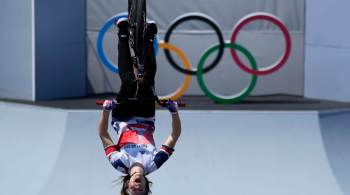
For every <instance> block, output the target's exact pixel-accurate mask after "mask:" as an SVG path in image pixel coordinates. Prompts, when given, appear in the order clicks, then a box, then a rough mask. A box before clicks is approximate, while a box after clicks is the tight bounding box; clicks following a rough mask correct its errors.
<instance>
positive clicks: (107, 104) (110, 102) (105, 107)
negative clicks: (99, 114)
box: [102, 100, 115, 112]
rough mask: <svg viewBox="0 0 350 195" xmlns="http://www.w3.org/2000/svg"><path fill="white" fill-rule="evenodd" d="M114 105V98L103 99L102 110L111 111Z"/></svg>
mask: <svg viewBox="0 0 350 195" xmlns="http://www.w3.org/2000/svg"><path fill="white" fill-rule="evenodd" d="M114 106H115V101H114V100H105V101H104V102H103V106H102V107H103V110H104V111H107V112H109V111H111V110H112V109H113V107H114Z"/></svg>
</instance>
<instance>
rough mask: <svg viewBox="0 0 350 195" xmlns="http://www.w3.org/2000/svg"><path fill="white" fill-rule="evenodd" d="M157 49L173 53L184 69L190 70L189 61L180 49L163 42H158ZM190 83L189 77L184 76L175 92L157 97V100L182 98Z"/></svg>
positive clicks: (187, 75)
mask: <svg viewBox="0 0 350 195" xmlns="http://www.w3.org/2000/svg"><path fill="white" fill-rule="evenodd" d="M158 47H159V48H162V49H167V50H171V51H173V52H175V53H176V54H177V55H178V57H179V58H180V60H181V61H182V62H183V64H184V65H185V69H186V70H191V63H190V60H189V59H188V58H187V57H186V54H185V52H183V51H182V50H181V49H179V48H177V47H176V46H175V45H172V44H170V43H165V42H163V41H161V42H159V44H158ZM190 82H191V75H189V74H185V79H184V82H183V83H182V85H181V86H180V87H179V88H178V89H177V90H176V91H174V92H172V93H170V94H168V95H165V96H159V97H158V98H159V99H160V100H168V99H171V100H177V99H179V98H180V97H182V95H183V94H184V93H185V92H186V91H187V89H188V87H189V86H190Z"/></svg>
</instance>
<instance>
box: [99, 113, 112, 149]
mask: <svg viewBox="0 0 350 195" xmlns="http://www.w3.org/2000/svg"><path fill="white" fill-rule="evenodd" d="M108 119H109V112H108V111H106V110H103V111H102V113H101V117H100V122H99V125H98V133H99V136H100V138H101V141H102V144H103V147H104V148H106V147H108V146H111V145H114V143H113V140H112V138H111V136H110V135H109V133H108Z"/></svg>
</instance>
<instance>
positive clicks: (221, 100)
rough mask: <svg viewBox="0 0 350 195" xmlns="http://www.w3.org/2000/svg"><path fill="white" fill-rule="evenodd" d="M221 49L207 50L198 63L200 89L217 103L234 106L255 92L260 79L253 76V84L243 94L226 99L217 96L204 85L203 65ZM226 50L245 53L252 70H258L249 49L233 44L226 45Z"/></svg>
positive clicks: (215, 47)
mask: <svg viewBox="0 0 350 195" xmlns="http://www.w3.org/2000/svg"><path fill="white" fill-rule="evenodd" d="M219 48H220V45H214V46H212V47H210V48H209V49H207V50H206V51H205V52H204V53H203V55H202V57H201V58H200V60H199V63H198V67H197V70H198V74H197V79H198V84H199V86H200V88H201V89H202V91H203V92H204V94H205V95H206V96H207V97H209V98H210V99H212V100H213V101H215V102H218V103H223V104H232V103H238V102H241V101H242V100H243V99H244V98H245V97H247V96H248V95H249V94H250V93H251V92H252V91H253V89H254V87H255V85H256V82H257V79H258V77H257V76H256V75H252V79H251V82H250V84H249V86H248V87H246V88H245V89H244V90H243V91H242V92H239V93H237V94H235V95H232V96H230V97H224V96H220V95H216V94H214V93H212V92H211V91H210V90H209V89H208V88H207V86H206V85H205V83H204V80H203V72H204V71H203V65H204V63H205V61H206V60H207V59H208V57H209V56H210V54H212V53H213V52H214V51H216V50H218V49H219ZM225 48H231V49H235V50H238V51H240V52H241V53H243V54H244V55H245V56H246V57H247V58H248V60H249V62H250V64H251V66H252V69H253V70H257V65H256V61H255V59H254V57H253V55H252V54H251V53H250V52H249V51H248V50H247V49H245V48H244V47H242V46H240V45H237V44H232V43H226V44H225Z"/></svg>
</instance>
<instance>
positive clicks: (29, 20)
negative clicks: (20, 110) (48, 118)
mask: <svg viewBox="0 0 350 195" xmlns="http://www.w3.org/2000/svg"><path fill="white" fill-rule="evenodd" d="M33 1H34V0H29V1H28V0H2V1H1V6H0V24H1V28H0V43H1V46H0V59H1V60H0V97H1V98H19V99H27V100H32V99H33V98H34V85H33V82H32V81H33V66H34V56H33V52H34V49H33V45H34V43H33V36H34V33H33V31H34V29H33V28H34V26H33V25H32V24H33V20H34V18H33V16H34V14H33V9H32V6H33ZM14 10H16V11H14Z"/></svg>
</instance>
